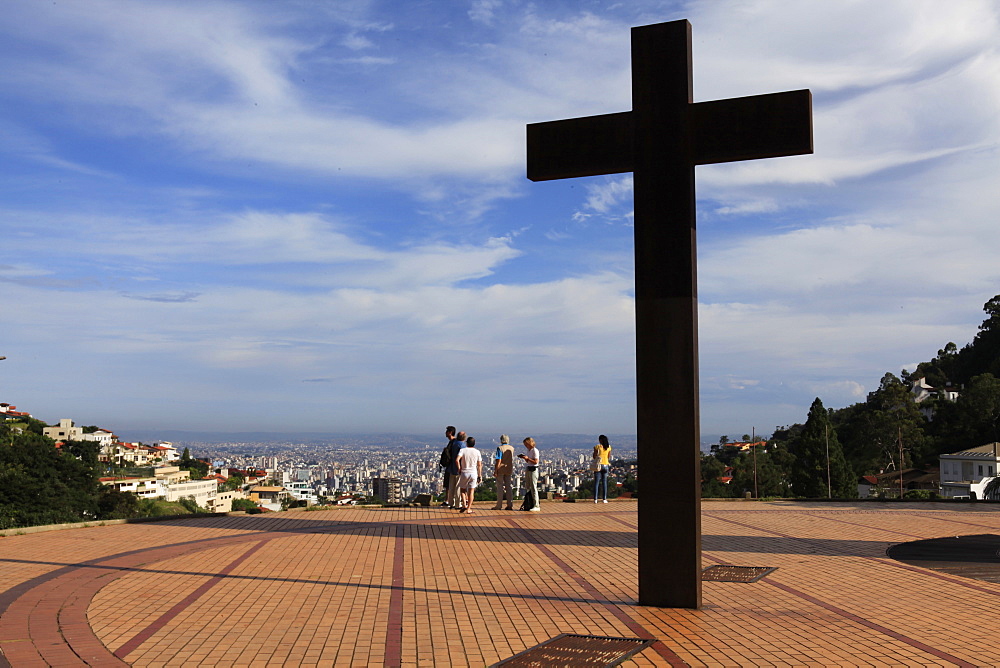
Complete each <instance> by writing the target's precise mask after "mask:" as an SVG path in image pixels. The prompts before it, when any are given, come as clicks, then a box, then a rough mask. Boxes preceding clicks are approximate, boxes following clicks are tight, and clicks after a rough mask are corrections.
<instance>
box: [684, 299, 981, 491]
mask: <svg viewBox="0 0 1000 668" xmlns="http://www.w3.org/2000/svg"><path fill="white" fill-rule="evenodd" d="M983 310H984V311H985V312H986V319H985V320H984V321H983V323H982V324H981V325H980V326H979V331H978V332H977V334H976V336H975V337H974V339H973V340H972V341H971V342H969V343H968V344H966V345H965V346H964V347H962V348H961V349H960V348H958V346H956V345H955V343H954V342H949V343H947V344H946V345H945V346H944V347H943V348H941V349H940V350H938V352H937V355H936V356H935V357H934V358H933V359H931V360H929V361H926V362H921V363H920V364H918V365H917V366H916V368H915V369H914V370H913V371H906V370H905V369H904V370H903V371H901V372H900V373H899V375H896V374H893V373H886V374H885V375H884V376H883V377H882V379H881V381H880V382H879V386H878V388H877V389H875V390H874V391H872V392H870V393H869V394H868V396H867V398H866V399H865V401H862V402H858V403H856V404H852V405H850V406H846V407H844V408H839V409H827V408H825V407H824V406H823V402H822V400H821V399H820V398H818V397H817V398H816V400H815V401H813V403H812V405H811V406H810V408H809V413H808V415H807V417H806V421H805V423H803V424H798V423H797V424H793V425H791V426H786V427H778V428H776V429H775V431H774V433H773V434H772V435H771V436H770V437H769V438H767V439H761V441H762V442H763V445H762V446H759V447H755V448H747V449H745V450H740V449H739V448H736V447H732V446H730V445H729V444H728V443H727V442H725V441H728V439H727V438H726V437H723V439H721V440H722V441H723V442H721V443H720V444H719V445H718V446H712V452H711V453H710V454H707V455H703V456H702V462H701V471H702V496H704V497H727V496H743V495H744V494H745V493H746V492H751V493H754V491H755V486H756V495H757V496H760V497H768V496H772V497H792V496H794V497H805V498H822V497H827V496H832V497H833V498H854V497H855V496H857V482H858V478H859V477H860V476H864V475H875V474H879V473H884V472H888V471H901V470H905V469H911V468H915V469H925V468H928V467H936V466H937V465H938V457H939V456H940V455H942V454H946V453H949V452H959V451H962V450H965V449H969V448H973V447H977V446H980V445H985V444H987V443H993V442H997V441H1000V295H997V296H995V297H993V298H992V299H990V300H989V301H988V302H986V304H985V305H984V306H983ZM921 378H924V379H926V383H927V384H928V385H930V386H932V387H934V388H935V389H936V390H938V392H937V394H936V395H933V396H930V397H928V398H927V399H925V400H924V401H921V402H920V403H917V402H916V401H915V396H914V394H913V392H912V391H911V387H912V384H913V383H914V382H916V381H919V380H920V379H921ZM946 389H950V390H954V391H956V392H957V393H958V398H957V400H955V401H951V400H949V399H948V398H946V397H945V396H944V393H943V392H942V391H941V390H946ZM744 438H745V440H749V437H747V436H745V437H744ZM730 467H731V468H730ZM755 470H756V475H754V471H755ZM727 471H728V472H729V473H730V474H731V479H730V480H729V482H728V484H726V483H725V482H724V481H723V480H720V478H725V477H727V476H725V475H724V474H725V473H726V472H727Z"/></svg>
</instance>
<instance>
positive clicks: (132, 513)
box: [97, 485, 141, 520]
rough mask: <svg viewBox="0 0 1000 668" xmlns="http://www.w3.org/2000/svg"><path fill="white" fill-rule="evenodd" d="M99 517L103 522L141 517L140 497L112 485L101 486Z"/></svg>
mask: <svg viewBox="0 0 1000 668" xmlns="http://www.w3.org/2000/svg"><path fill="white" fill-rule="evenodd" d="M97 507H98V517H99V518H100V519H102V520H127V519H132V518H133V517H140V516H141V513H140V509H139V497H138V496H136V495H135V494H133V493H132V492H121V491H119V490H117V489H115V488H114V487H111V486H110V485H101V489H100V492H99V493H98V497H97Z"/></svg>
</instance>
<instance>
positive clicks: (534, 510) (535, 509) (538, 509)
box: [528, 506, 542, 513]
mask: <svg viewBox="0 0 1000 668" xmlns="http://www.w3.org/2000/svg"><path fill="white" fill-rule="evenodd" d="M528 512H529V513H540V512H542V509H541V508H539V507H538V506H535V507H534V508H532V509H531V510H529V511H528Z"/></svg>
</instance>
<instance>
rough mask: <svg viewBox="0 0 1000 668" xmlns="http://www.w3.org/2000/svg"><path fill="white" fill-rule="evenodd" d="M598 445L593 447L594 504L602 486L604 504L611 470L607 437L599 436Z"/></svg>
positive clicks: (606, 500) (606, 499) (606, 498)
mask: <svg viewBox="0 0 1000 668" xmlns="http://www.w3.org/2000/svg"><path fill="white" fill-rule="evenodd" d="M597 441H598V444H597V445H595V446H594V466H595V467H596V468H595V469H594V503H598V502H599V501H598V496H599V495H600V493H601V485H603V486H604V503H607V502H608V471H609V470H611V443H609V442H608V437H607V436H605V435H604V434H601V435H600V436H598V437H597Z"/></svg>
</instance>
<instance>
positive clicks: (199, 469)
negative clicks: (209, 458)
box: [177, 448, 208, 478]
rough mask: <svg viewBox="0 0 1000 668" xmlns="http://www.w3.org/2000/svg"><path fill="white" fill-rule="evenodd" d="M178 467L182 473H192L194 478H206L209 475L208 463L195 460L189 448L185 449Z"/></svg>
mask: <svg viewBox="0 0 1000 668" xmlns="http://www.w3.org/2000/svg"><path fill="white" fill-rule="evenodd" d="M177 467H178V468H180V469H181V470H182V471H190V472H191V477H192V478H204V477H205V476H207V475H208V462H203V461H202V460H200V459H194V458H193V457H192V456H191V452H190V451H189V450H188V449H187V448H184V452H183V453H182V454H181V458H180V461H178V462H177Z"/></svg>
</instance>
